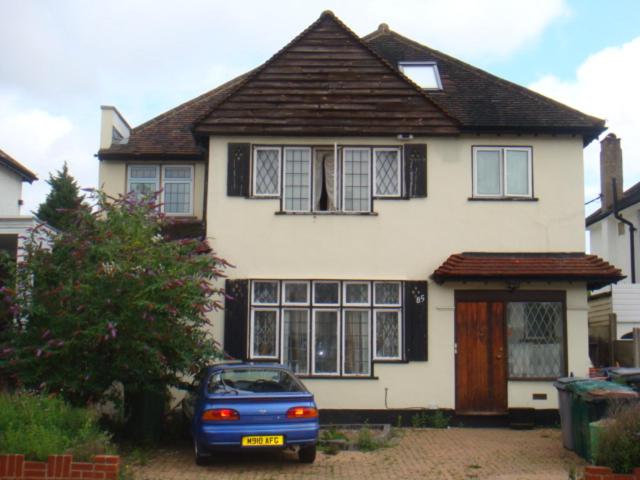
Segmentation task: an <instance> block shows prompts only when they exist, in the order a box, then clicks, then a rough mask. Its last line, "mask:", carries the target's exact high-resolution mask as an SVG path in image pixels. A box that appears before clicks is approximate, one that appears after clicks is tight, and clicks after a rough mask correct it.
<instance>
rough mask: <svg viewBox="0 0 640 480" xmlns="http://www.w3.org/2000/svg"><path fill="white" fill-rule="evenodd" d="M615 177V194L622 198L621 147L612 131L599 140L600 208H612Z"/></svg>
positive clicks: (605, 209) (604, 209)
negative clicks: (614, 180) (613, 180)
mask: <svg viewBox="0 0 640 480" xmlns="http://www.w3.org/2000/svg"><path fill="white" fill-rule="evenodd" d="M613 178H615V179H616V194H617V196H618V200H620V199H621V198H622V148H620V139H619V138H618V137H616V136H615V134H614V133H610V134H609V135H607V136H606V137H605V138H604V140H602V141H601V142H600V191H601V193H602V198H601V200H602V210H603V211H607V210H611V209H612V208H613V185H612V182H611V180H612V179H613Z"/></svg>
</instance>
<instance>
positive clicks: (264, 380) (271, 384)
mask: <svg viewBox="0 0 640 480" xmlns="http://www.w3.org/2000/svg"><path fill="white" fill-rule="evenodd" d="M208 391H209V393H232V394H242V393H244V394H251V393H283V392H285V393H286V392H306V389H305V388H304V386H303V385H302V384H301V383H300V382H299V381H298V379H297V378H295V377H294V376H293V375H291V374H290V373H289V372H287V371H285V370H280V369H277V368H246V369H242V368H229V369H225V370H219V371H216V372H214V373H212V374H211V376H210V377H209V384H208Z"/></svg>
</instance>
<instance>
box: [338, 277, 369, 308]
mask: <svg viewBox="0 0 640 480" xmlns="http://www.w3.org/2000/svg"><path fill="white" fill-rule="evenodd" d="M344 301H345V303H346V304H347V305H369V282H345V284H344Z"/></svg>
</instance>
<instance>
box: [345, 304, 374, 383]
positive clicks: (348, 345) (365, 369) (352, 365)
mask: <svg viewBox="0 0 640 480" xmlns="http://www.w3.org/2000/svg"><path fill="white" fill-rule="evenodd" d="M343 328H344V332H343V335H344V356H343V371H344V374H345V375H369V372H370V368H371V359H370V353H369V310H345V311H344V326H343Z"/></svg>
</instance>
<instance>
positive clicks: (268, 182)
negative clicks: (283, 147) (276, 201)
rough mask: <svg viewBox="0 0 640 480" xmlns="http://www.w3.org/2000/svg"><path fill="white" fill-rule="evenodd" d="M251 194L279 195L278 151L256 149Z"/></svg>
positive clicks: (274, 149) (276, 149)
mask: <svg viewBox="0 0 640 480" xmlns="http://www.w3.org/2000/svg"><path fill="white" fill-rule="evenodd" d="M253 194H254V195H257V196H272V195H279V194H280V149H279V148H264V147H258V148H256V149H255V151H254V160H253Z"/></svg>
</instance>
